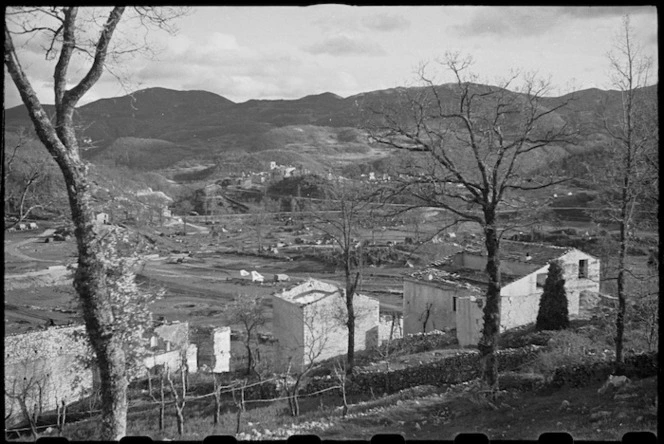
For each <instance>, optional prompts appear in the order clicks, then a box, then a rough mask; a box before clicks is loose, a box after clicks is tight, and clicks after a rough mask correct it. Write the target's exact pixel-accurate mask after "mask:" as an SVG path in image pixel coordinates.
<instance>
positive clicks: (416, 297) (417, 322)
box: [403, 279, 464, 335]
mask: <svg viewBox="0 0 664 444" xmlns="http://www.w3.org/2000/svg"><path fill="white" fill-rule="evenodd" d="M463 294H464V293H463V292H462V290H460V289H457V288H454V287H449V288H444V287H442V286H440V285H437V284H435V283H430V282H426V281H412V280H409V279H404V281H403V333H404V334H405V335H407V334H413V333H421V332H422V326H423V325H422V324H423V322H424V318H425V312H426V310H427V307H428V305H429V304H431V311H430V315H429V319H428V321H427V324H426V330H425V331H431V330H443V329H450V328H456V315H455V313H454V301H453V298H455V297H459V296H462V295H463Z"/></svg>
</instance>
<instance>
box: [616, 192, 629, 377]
mask: <svg viewBox="0 0 664 444" xmlns="http://www.w3.org/2000/svg"><path fill="white" fill-rule="evenodd" d="M625 206H626V205H625V202H623V209H624V207H625ZM627 235H628V233H627V223H626V222H625V219H623V220H622V221H621V222H620V250H619V253H618V277H617V280H616V284H617V286H618V313H617V315H616V369H615V370H616V372H617V373H618V374H622V366H623V362H624V358H623V341H624V332H625V305H626V304H625V300H626V297H625V266H626V259H627Z"/></svg>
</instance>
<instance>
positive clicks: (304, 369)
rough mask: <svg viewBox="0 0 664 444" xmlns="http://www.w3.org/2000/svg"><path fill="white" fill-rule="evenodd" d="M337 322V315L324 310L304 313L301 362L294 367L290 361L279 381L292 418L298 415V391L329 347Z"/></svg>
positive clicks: (309, 309) (316, 309) (311, 309)
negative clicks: (286, 398) (285, 395)
mask: <svg viewBox="0 0 664 444" xmlns="http://www.w3.org/2000/svg"><path fill="white" fill-rule="evenodd" d="M338 320H339V316H338V313H329V311H327V310H326V309H324V308H320V307H314V306H312V307H309V308H308V309H307V310H305V311H304V317H303V324H304V336H303V340H304V343H303V344H301V347H302V351H303V355H302V358H303V360H302V363H295V365H293V362H292V361H290V362H289V363H288V368H287V370H286V372H285V373H284V375H283V380H282V381H281V382H282V387H283V389H284V391H285V392H286V394H287V397H288V407H289V409H290V413H291V415H292V416H299V415H300V403H299V395H300V391H301V390H302V387H303V386H304V385H305V384H306V382H307V380H308V377H309V375H310V374H311V372H312V371H314V370H315V369H316V368H318V367H319V366H320V362H319V359H320V357H321V356H322V355H323V354H324V353H325V351H326V349H327V347H328V345H329V342H330V340H331V337H332V332H333V331H334V330H335V326H336V324H337V322H338Z"/></svg>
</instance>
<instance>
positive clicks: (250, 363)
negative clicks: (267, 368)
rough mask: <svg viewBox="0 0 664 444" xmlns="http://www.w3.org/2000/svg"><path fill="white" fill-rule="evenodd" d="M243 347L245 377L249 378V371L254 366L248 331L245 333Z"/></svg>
mask: <svg viewBox="0 0 664 444" xmlns="http://www.w3.org/2000/svg"><path fill="white" fill-rule="evenodd" d="M245 347H246V349H247V376H249V375H251V369H252V368H253V366H254V356H253V354H252V353H251V335H250V333H249V331H247V342H246V344H245Z"/></svg>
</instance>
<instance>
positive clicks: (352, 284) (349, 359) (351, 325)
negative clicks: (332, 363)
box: [344, 246, 360, 374]
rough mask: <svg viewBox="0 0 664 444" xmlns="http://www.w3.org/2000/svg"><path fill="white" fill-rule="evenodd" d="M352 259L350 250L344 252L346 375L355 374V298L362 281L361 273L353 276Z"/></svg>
mask: <svg viewBox="0 0 664 444" xmlns="http://www.w3.org/2000/svg"><path fill="white" fill-rule="evenodd" d="M350 261H351V257H350V250H349V249H348V246H347V249H346V251H345V252H344V273H345V275H346V311H347V315H348V319H347V321H346V326H347V327H348V353H347V355H346V374H351V373H352V372H353V367H355V305H354V304H353V297H354V296H355V290H356V289H357V283H358V281H359V279H360V272H359V271H358V272H357V273H356V274H355V278H354V280H353V277H352V276H351V264H350Z"/></svg>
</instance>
